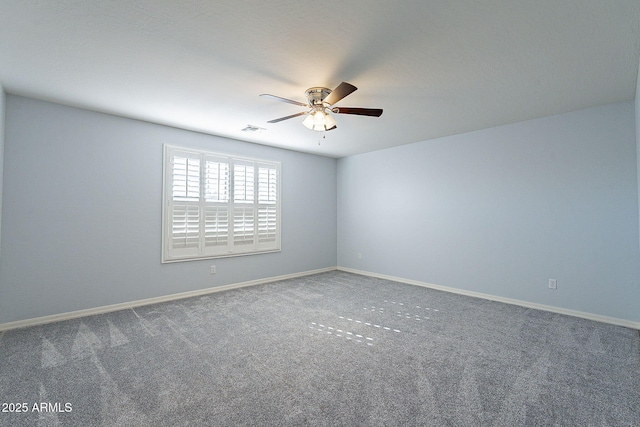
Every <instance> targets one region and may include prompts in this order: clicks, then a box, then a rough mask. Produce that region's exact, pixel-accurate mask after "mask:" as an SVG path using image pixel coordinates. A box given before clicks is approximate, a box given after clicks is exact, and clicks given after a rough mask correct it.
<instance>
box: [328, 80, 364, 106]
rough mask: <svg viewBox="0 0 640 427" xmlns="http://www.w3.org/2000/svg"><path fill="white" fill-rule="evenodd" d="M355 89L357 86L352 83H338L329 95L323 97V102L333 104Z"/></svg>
mask: <svg viewBox="0 0 640 427" xmlns="http://www.w3.org/2000/svg"><path fill="white" fill-rule="evenodd" d="M356 90H358V88H357V87H355V86H354V85H352V84H350V83H347V82H342V83H340V84H339V85H338V87H337V88H335V89H334V90H333V91H332V92H331V93H330V94H329V96H327V97H326V98H325V99H324V102H327V103H329V105H333V104H335V103H336V102H338V101H340V100H341V99H342V98H344V97H345V96H347V95H349V94H351V93H353V92H355V91H356Z"/></svg>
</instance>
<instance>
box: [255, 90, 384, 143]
mask: <svg viewBox="0 0 640 427" xmlns="http://www.w3.org/2000/svg"><path fill="white" fill-rule="evenodd" d="M356 90H358V88H357V87H355V86H354V85H352V84H349V83H346V82H342V83H340V84H339V85H338V87H336V88H335V89H334V90H331V89H328V88H326V87H312V88H309V89H307V91H306V92H305V94H306V95H307V100H308V103H307V104H305V103H303V102H298V101H294V100H291V99H287V98H282V97H279V96H275V95H270V94H268V93H263V94H261V95H260V96H264V97H267V98H272V99H275V100H277V101H282V102H288V103H289V104H294V105H300V106H301V107H307V108H309V110H308V111H303V112H301V113H296V114H292V115H290V116H286V117H280V118H279V119H274V120H269V121H268V122H267V123H278V122H281V121H283V120H288V119H292V118H294V117H298V116H304V115H307V117H306V118H305V119H304V120H303V121H302V124H303V125H304V126H305V127H307V128H308V129H311V130H316V131H325V130H333V129H335V128H336V127H337V126H336V121H335V119H334V118H333V117H331V115H330V114H329V112H331V113H336V114H355V115H358V116H372V117H380V116H381V115H382V109H380V108H356V107H334V106H333V105H334V104H335V103H337V102H338V101H340V100H341V99H342V98H344V97H346V96H347V95H349V94H351V93H353V92H355V91H356Z"/></svg>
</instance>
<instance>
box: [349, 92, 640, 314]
mask: <svg viewBox="0 0 640 427" xmlns="http://www.w3.org/2000/svg"><path fill="white" fill-rule="evenodd" d="M634 122H635V115H634V104H633V102H627V103H620V104H612V105H606V106H602V107H597V108H591V109H586V110H582V111H577V112H572V113H568V114H563V115H557V116H552V117H546V118H541V119H536V120H530V121H526V122H520V123H516V124H512V125H507V126H501V127H496V128H491V129H486V130H482V131H477V132H472V133H467V134H463V135H457V136H452V137H446V138H440V139H435V140H431V141H424V142H420V143H415V144H410V145H405V146H401V147H396V148H391V149H387V150H381V151H376V152H372V153H367V154H362V155H357V156H353V157H348V158H343V159H340V160H339V161H338V265H339V266H342V267H348V268H354V269H359V270H363V271H368V272H373V273H378V274H386V275H391V276H396V277H401V278H404V279H411V280H417V281H423V282H427V283H432V284H437V285H442V286H449V287H453V288H459V289H463V290H468V291H475V292H481V293H485V294H490V295H495V296H500V297H506V298H513V299H519V300H524V301H528V302H533V303H538V304H546V305H551V306H556V307H561V308H566V309H571V310H579V311H584V312H588V313H593V314H600V315H605V316H611V317H616V318H620V319H625V320H631V321H638V320H640V303H639V301H640V284H639V282H640V281H639V277H640V276H639V275H640V254H639V249H638V218H639V215H638V177H637V173H636V139H635V125H634ZM358 253H362V256H363V259H362V260H359V259H358V258H357V254H358ZM550 278H554V279H557V280H558V289H557V290H555V291H554V290H550V289H548V279H550Z"/></svg>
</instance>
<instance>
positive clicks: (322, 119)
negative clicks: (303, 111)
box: [302, 110, 336, 132]
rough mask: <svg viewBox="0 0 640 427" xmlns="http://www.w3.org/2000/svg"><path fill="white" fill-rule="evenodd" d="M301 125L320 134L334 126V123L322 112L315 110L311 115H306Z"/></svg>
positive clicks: (332, 119)
mask: <svg viewBox="0 0 640 427" xmlns="http://www.w3.org/2000/svg"><path fill="white" fill-rule="evenodd" d="M302 124H303V125H304V126H305V127H306V128H307V129H311V130H315V131H318V132H322V131H325V130H329V129H331V128H332V127H334V126H335V125H336V121H335V119H334V118H333V117H331V115H329V114H327V113H326V112H324V111H323V110H316V111H314V112H313V113H310V114H308V115H307V117H306V118H305V119H304V120H303V121H302Z"/></svg>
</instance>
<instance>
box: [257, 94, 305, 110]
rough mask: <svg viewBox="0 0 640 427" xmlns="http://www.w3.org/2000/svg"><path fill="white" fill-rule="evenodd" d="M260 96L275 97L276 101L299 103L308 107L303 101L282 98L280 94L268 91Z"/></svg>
mask: <svg viewBox="0 0 640 427" xmlns="http://www.w3.org/2000/svg"><path fill="white" fill-rule="evenodd" d="M260 96H264V97H265V98H271V99H275V100H276V101H282V102H288V103H289V104H293V105H299V106H301V107H308V106H309V104H305V103H304V102H298V101H294V100H293V99H287V98H283V97H281V96H275V95H270V94H268V93H262V94H260Z"/></svg>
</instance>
